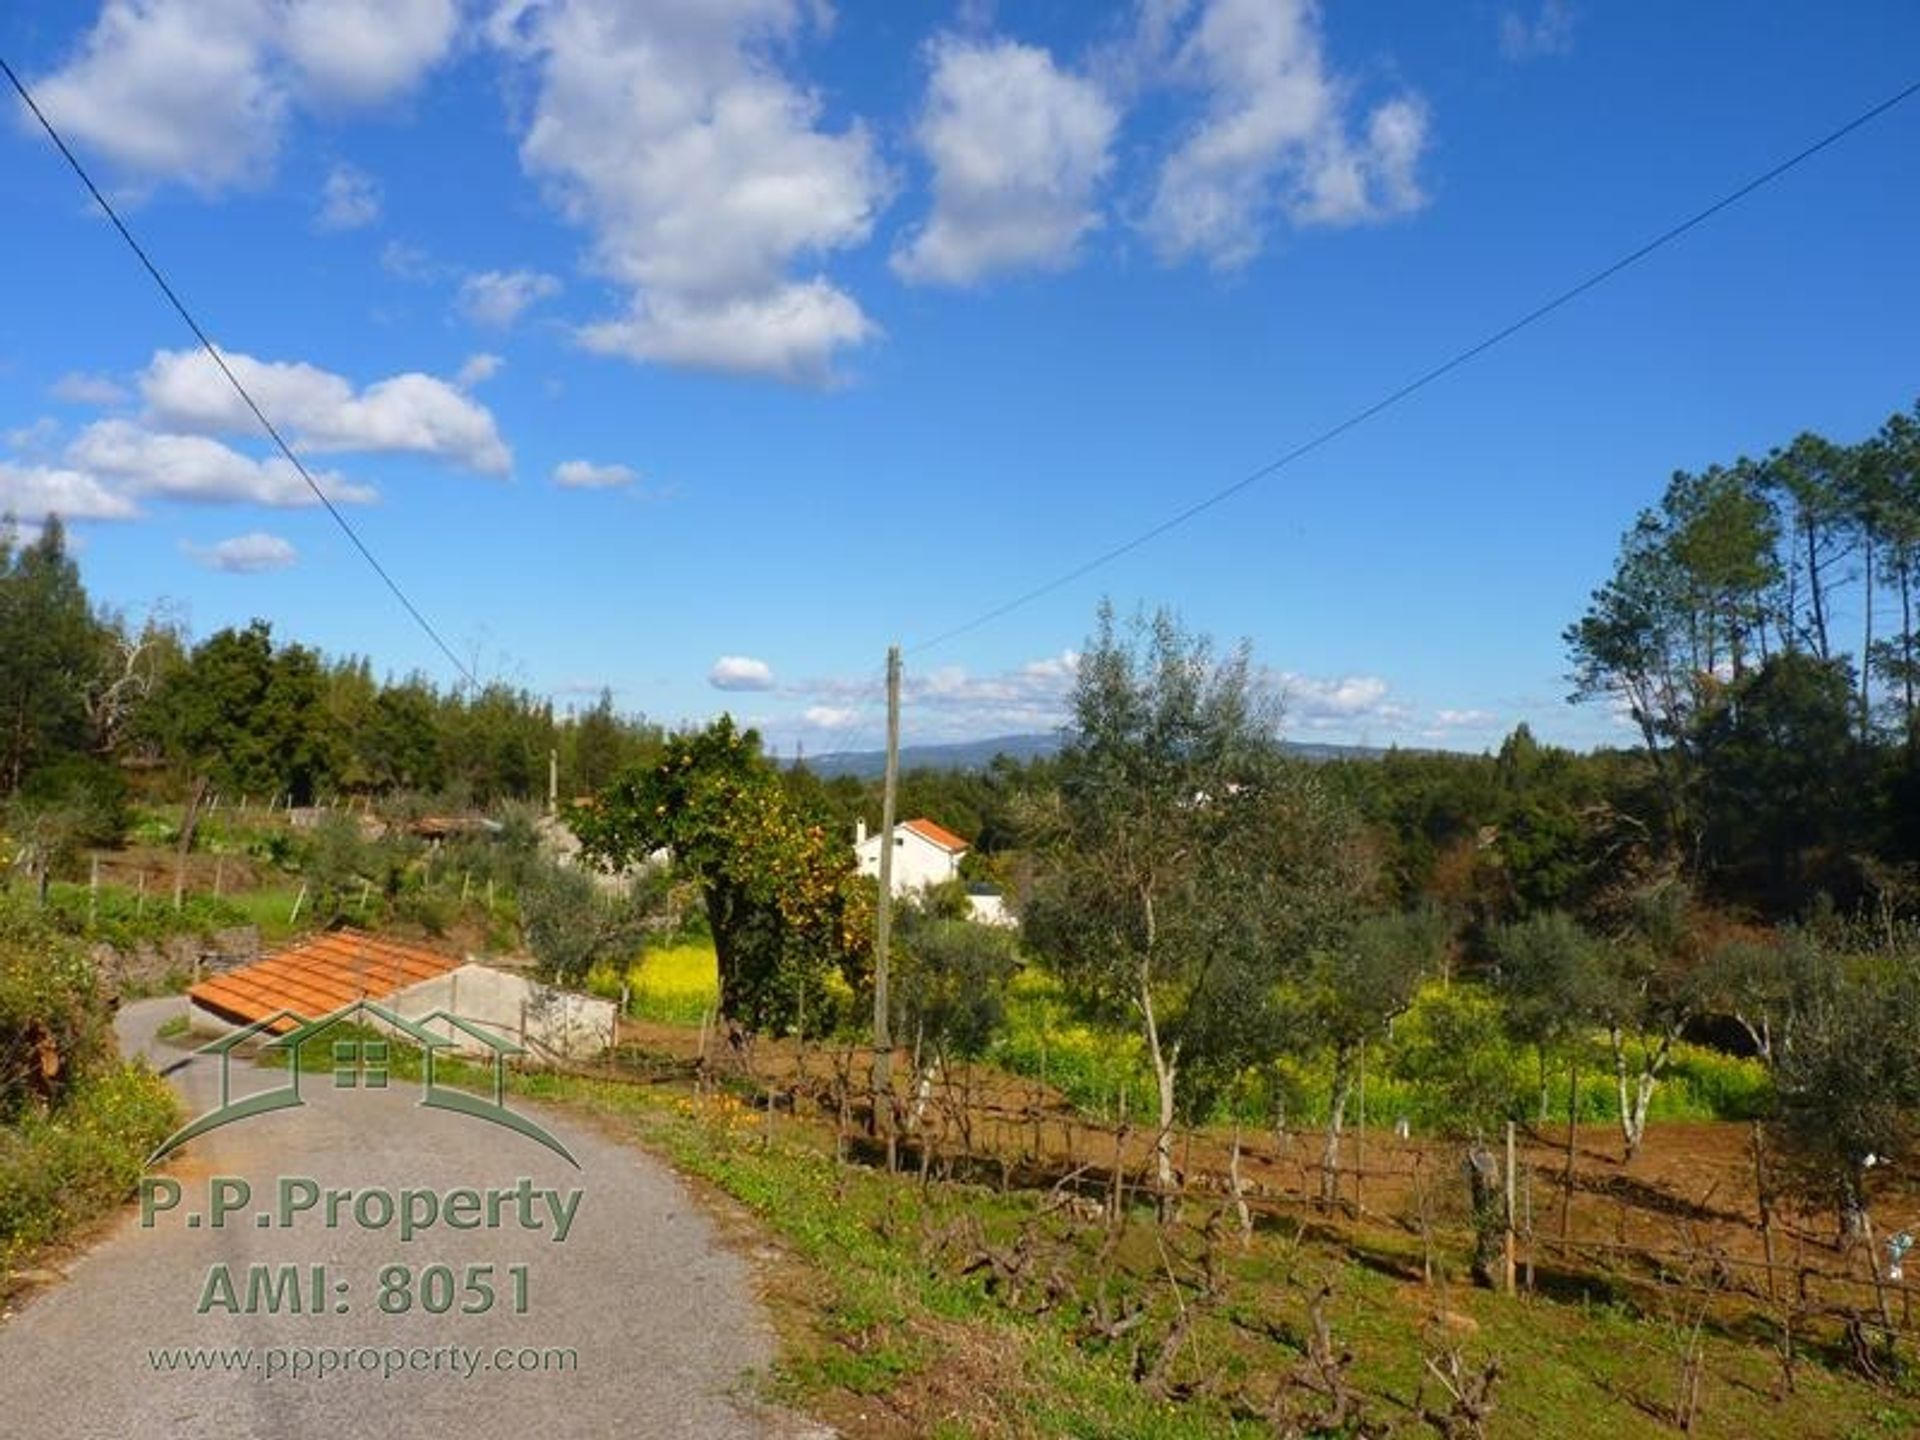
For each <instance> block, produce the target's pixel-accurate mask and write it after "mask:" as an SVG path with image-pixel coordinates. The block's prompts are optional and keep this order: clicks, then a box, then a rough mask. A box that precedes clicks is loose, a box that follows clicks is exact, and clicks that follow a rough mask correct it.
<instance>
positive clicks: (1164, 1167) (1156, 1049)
mask: <svg viewBox="0 0 1920 1440" xmlns="http://www.w3.org/2000/svg"><path fill="white" fill-rule="evenodd" d="M1142 898H1143V902H1144V910H1145V914H1146V921H1147V947H1146V949H1145V951H1144V952H1143V953H1142V954H1141V956H1140V974H1139V981H1138V983H1139V986H1140V994H1139V1003H1140V1018H1141V1021H1142V1022H1143V1023H1144V1025H1145V1026H1146V1032H1147V1058H1148V1059H1149V1060H1151V1061H1152V1062H1153V1081H1154V1085H1155V1086H1156V1087H1157V1088H1158V1090H1159V1095H1160V1129H1159V1132H1158V1133H1157V1134H1156V1135H1155V1136H1154V1140H1153V1169H1154V1177H1155V1179H1156V1180H1157V1181H1158V1182H1159V1186H1160V1195H1161V1198H1162V1200H1163V1201H1164V1200H1165V1198H1166V1197H1167V1196H1168V1195H1170V1194H1171V1193H1172V1192H1173V1188H1174V1180H1173V1114H1174V1109H1173V1101H1174V1090H1173V1087H1174V1080H1175V1077H1176V1075H1177V1074H1178V1070H1179V1064H1180V1042H1179V1041H1177V1040H1176V1041H1175V1042H1174V1043H1173V1045H1172V1046H1171V1047H1167V1048H1164V1049H1163V1048H1162V1047H1161V1044H1160V1026H1159V1023H1158V1021H1157V1020H1156V1019H1155V1016H1154V1011H1153V941H1154V916H1153V896H1152V894H1151V893H1149V894H1147V895H1145V896H1143V897H1142Z"/></svg>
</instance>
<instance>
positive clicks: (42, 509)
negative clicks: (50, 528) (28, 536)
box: [0, 460, 140, 529]
mask: <svg viewBox="0 0 1920 1440" xmlns="http://www.w3.org/2000/svg"><path fill="white" fill-rule="evenodd" d="M139 513H140V512H139V510H138V509H137V508H136V507H135V505H134V503H133V501H131V500H129V499H128V498H127V497H126V496H125V495H121V494H117V493H115V492H114V491H113V490H110V489H109V488H108V487H107V486H106V485H104V484H102V483H101V481H100V479H99V478H98V477H97V476H94V475H89V474H87V473H86V472H85V471H83V470H76V469H71V468H68V467H66V466H57V465H17V464H14V463H13V462H12V461H8V460H0V515H12V516H14V517H16V518H17V519H19V520H21V521H23V522H31V521H34V520H44V519H45V518H46V517H47V516H49V515H58V516H59V517H60V518H61V519H63V520H131V519H132V518H133V517H134V516H135V515H137V514H139ZM35 528H36V529H37V527H35Z"/></svg>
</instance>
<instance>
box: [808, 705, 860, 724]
mask: <svg viewBox="0 0 1920 1440" xmlns="http://www.w3.org/2000/svg"><path fill="white" fill-rule="evenodd" d="M800 718H801V719H802V720H804V721H806V722H807V724H809V725H811V726H812V727H813V728H814V729H816V730H851V729H852V728H853V727H854V726H855V725H856V724H858V723H859V721H860V712H859V711H858V710H849V709H847V708H845V707H844V706H839V705H809V706H808V707H807V708H806V709H805V710H804V711H802V712H801V714H800Z"/></svg>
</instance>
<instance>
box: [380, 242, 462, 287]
mask: <svg viewBox="0 0 1920 1440" xmlns="http://www.w3.org/2000/svg"><path fill="white" fill-rule="evenodd" d="M380 268H381V269H382V270H385V271H386V272H387V273H388V274H389V275H392V276H394V277H395V278H396V279H400V280H406V281H409V282H410V283H412V284H415V285H431V284H434V283H435V282H437V281H441V280H446V279H449V278H451V277H452V276H454V275H456V274H458V273H459V272H458V270H456V269H455V268H454V267H453V266H451V265H447V264H444V263H443V262H441V261H439V260H436V259H434V258H433V256H432V255H431V254H430V253H429V252H428V251H427V250H425V249H424V248H422V247H421V246H418V245H409V244H408V243H407V242H406V241H404V240H389V241H388V242H387V243H386V244H385V245H383V246H381V247H380Z"/></svg>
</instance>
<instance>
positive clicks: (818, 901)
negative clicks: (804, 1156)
mask: <svg viewBox="0 0 1920 1440" xmlns="http://www.w3.org/2000/svg"><path fill="white" fill-rule="evenodd" d="M568 823H569V824H570V825H571V826H572V827H573V830H574V833H575V834H577V835H578V836H579V837H580V841H581V845H582V848H583V851H584V853H585V855H586V856H587V857H588V858H589V859H590V860H591V861H593V862H594V863H596V864H598V865H600V866H602V867H603V868H606V869H609V870H621V869H625V868H628V867H630V866H633V865H636V864H642V863H645V862H646V861H647V860H648V858H649V857H651V856H653V855H655V854H657V853H658V852H660V851H662V850H665V851H667V852H668V853H669V854H671V856H672V858H673V863H674V865H675V866H676V867H678V868H679V869H681V870H682V871H685V872H686V873H688V874H691V875H692V876H693V877H694V878H696V879H697V880H698V881H699V883H700V886H701V889H702V891H703V893H704V896H705V900H706V908H707V921H708V924H709V926H710V928H711V929H712V932H713V948H714V952H715V954H716V956H717V957H718V961H719V971H720V1013H721V1015H722V1016H724V1017H725V1018H727V1019H729V1020H734V1021H737V1022H739V1023H740V1024H742V1025H745V1026H747V1027H748V1028H749V1029H754V1030H788V1029H795V1028H799V1029H803V1030H811V1031H816V1032H817V1031H820V1030H823V1029H825V1028H828V1026H829V1025H830V1024H831V1022H832V1020H833V1018H834V1017H833V1015H832V1003H833V1002H832V992H831V991H830V990H829V989H828V988H827V979H828V977H829V975H831V973H832V972H833V971H834V970H836V969H837V970H839V971H840V972H841V974H842V975H843V976H844V977H845V978H846V980H847V983H848V984H849V986H851V987H852V988H853V990H854V991H855V992H856V993H857V992H858V991H859V990H860V989H861V987H862V986H863V985H864V984H865V983H866V979H867V970H868V965H869V957H870V955H871V952H872V931H873V892H872V886H871V882H869V881H867V880H864V879H863V878H861V877H860V876H859V875H858V874H857V873H856V871H855V868H854V857H853V848H852V846H851V845H848V844H846V843H844V842H842V841H841V840H840V839H839V838H838V837H837V836H836V835H835V834H834V833H833V832H832V830H831V829H830V828H829V827H828V826H827V825H826V824H825V823H824V822H823V821H821V820H819V819H818V818H817V817H814V816H810V815H806V814H803V813H801V812H800V811H798V810H797V809H796V808H795V806H794V803H793V801H792V800H791V799H790V798H789V796H788V795H787V792H786V790H785V788H784V787H783V786H782V785H781V783H780V777H779V774H778V773H777V772H776V771H775V770H774V767H773V765H772V764H771V763H770V762H769V761H768V760H767V759H766V757H765V756H764V755H762V754H761V753H760V737H759V735H758V734H756V733H755V732H754V731H752V730H745V731H742V730H739V729H737V728H735V726H734V723H733V718H732V717H731V716H727V715H723V716H721V717H720V718H719V719H718V720H716V721H714V722H713V723H712V724H711V725H709V726H707V727H706V728H705V729H704V730H696V731H687V732H684V733H682V734H679V735H676V736H673V737H672V738H671V739H670V740H669V741H668V742H667V746H666V755H665V758H663V759H662V760H661V761H659V762H658V763H657V764H654V765H647V766H636V767H634V768H632V769H629V770H627V771H626V772H624V773H623V774H621V775H620V776H619V777H618V778H617V779H615V780H614V781H613V783H612V784H610V785H609V786H607V788H606V789H604V790H603V791H601V792H600V793H599V794H598V795H596V796H594V797H593V799H591V800H590V801H588V802H586V803H584V804H580V805H576V806H574V807H573V808H572V809H571V810H570V811H569V813H568Z"/></svg>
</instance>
